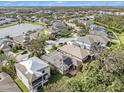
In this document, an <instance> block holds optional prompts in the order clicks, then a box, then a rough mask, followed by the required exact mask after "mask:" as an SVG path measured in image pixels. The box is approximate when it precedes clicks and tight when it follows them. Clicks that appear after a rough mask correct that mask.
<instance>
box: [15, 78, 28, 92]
mask: <svg viewBox="0 0 124 93" xmlns="http://www.w3.org/2000/svg"><path fill="white" fill-rule="evenodd" d="M15 82H16V83H17V85H18V86H19V87H20V89H21V90H22V91H23V92H29V90H28V88H27V87H26V86H25V85H24V84H23V83H22V81H21V80H19V79H18V78H17V79H15Z"/></svg>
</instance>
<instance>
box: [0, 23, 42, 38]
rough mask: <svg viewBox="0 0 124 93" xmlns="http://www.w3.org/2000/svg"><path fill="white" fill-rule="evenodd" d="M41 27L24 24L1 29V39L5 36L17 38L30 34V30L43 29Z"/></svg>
mask: <svg viewBox="0 0 124 93" xmlns="http://www.w3.org/2000/svg"><path fill="white" fill-rule="evenodd" d="M41 28H42V26H41V25H36V24H27V23H22V24H18V25H15V26H10V27H6V28H0V38H4V37H5V36H8V35H9V36H11V37H16V36H19V35H22V34H23V33H26V32H28V31H29V30H35V29H41Z"/></svg>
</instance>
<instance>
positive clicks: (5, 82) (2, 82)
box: [0, 72, 21, 92]
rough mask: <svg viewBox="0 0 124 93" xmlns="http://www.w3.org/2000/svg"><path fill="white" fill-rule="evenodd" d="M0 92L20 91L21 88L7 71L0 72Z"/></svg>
mask: <svg viewBox="0 0 124 93" xmlns="http://www.w3.org/2000/svg"><path fill="white" fill-rule="evenodd" d="M0 92H21V90H20V89H19V87H18V86H17V85H16V83H15V82H14V80H13V79H12V78H11V77H10V76H9V75H8V74H7V73H5V72H1V73H0Z"/></svg>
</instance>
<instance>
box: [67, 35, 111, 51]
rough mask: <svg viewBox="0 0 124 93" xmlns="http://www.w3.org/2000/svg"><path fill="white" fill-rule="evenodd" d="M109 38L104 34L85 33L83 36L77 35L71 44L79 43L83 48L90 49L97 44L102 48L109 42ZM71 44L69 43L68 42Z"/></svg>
mask: <svg viewBox="0 0 124 93" xmlns="http://www.w3.org/2000/svg"><path fill="white" fill-rule="evenodd" d="M110 42H111V40H110V39H108V38H107V37H105V36H97V35H86V36H84V37H78V38H77V40H75V41H73V43H72V44H74V45H79V46H81V47H83V48H86V49H89V50H91V48H92V46H93V45H94V44H95V45H96V44H97V45H98V46H99V47H101V48H104V47H106V46H107V45H108V44H110ZM69 44H71V43H69Z"/></svg>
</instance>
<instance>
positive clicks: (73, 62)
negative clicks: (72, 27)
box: [42, 45, 90, 74]
mask: <svg viewBox="0 0 124 93" xmlns="http://www.w3.org/2000/svg"><path fill="white" fill-rule="evenodd" d="M89 56H90V53H89V51H88V50H86V49H83V48H81V47H78V46H74V45H64V46H63V47H60V48H59V49H58V50H57V51H54V52H52V53H50V54H48V55H44V56H42V59H43V60H45V61H47V62H48V63H50V64H52V65H53V66H54V67H56V69H57V70H58V71H59V72H60V73H61V74H67V73H71V72H73V71H75V70H78V69H80V67H81V66H82V63H83V61H85V60H87V58H88V57H89Z"/></svg>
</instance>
